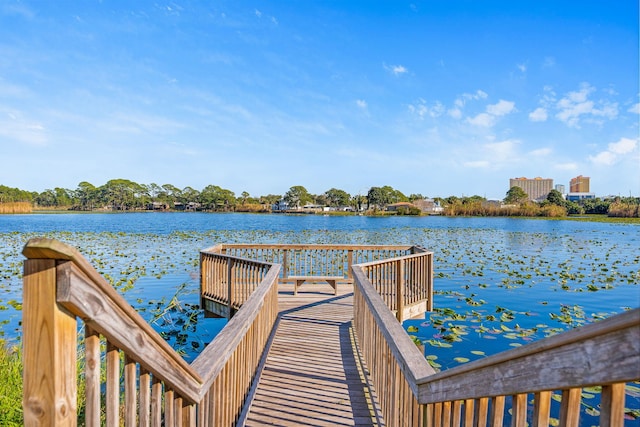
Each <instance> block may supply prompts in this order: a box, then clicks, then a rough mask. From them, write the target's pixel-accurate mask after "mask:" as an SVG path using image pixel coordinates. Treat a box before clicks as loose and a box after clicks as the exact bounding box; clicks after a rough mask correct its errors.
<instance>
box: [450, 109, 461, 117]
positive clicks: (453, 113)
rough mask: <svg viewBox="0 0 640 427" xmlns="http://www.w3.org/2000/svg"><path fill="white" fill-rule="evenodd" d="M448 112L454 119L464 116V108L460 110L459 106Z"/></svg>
mask: <svg viewBox="0 0 640 427" xmlns="http://www.w3.org/2000/svg"><path fill="white" fill-rule="evenodd" d="M447 114H448V115H450V116H451V117H453V118H454V119H459V118H461V117H462V110H460V109H459V108H451V109H450V110H449V111H447Z"/></svg>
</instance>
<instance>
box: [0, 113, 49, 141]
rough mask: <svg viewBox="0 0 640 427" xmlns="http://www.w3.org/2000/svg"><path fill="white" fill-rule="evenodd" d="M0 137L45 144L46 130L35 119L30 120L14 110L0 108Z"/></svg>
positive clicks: (46, 139)
mask: <svg viewBox="0 0 640 427" xmlns="http://www.w3.org/2000/svg"><path fill="white" fill-rule="evenodd" d="M0 137H2V139H6V140H8V141H13V142H17V143H23V144H27V145H34V146H43V145H46V144H47V141H48V138H47V130H46V128H45V126H44V125H43V124H42V123H40V122H38V121H37V120H32V119H29V118H27V117H25V115H24V114H23V113H22V112H20V111H16V110H9V109H0Z"/></svg>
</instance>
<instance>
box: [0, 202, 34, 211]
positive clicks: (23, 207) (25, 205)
mask: <svg viewBox="0 0 640 427" xmlns="http://www.w3.org/2000/svg"><path fill="white" fill-rule="evenodd" d="M32 211H33V206H32V205H31V203H29V202H11V203H0V214H20V213H31V212H32Z"/></svg>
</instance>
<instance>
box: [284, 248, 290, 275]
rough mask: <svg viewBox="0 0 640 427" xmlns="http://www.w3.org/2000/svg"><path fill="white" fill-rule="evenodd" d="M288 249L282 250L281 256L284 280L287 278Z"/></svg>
mask: <svg viewBox="0 0 640 427" xmlns="http://www.w3.org/2000/svg"><path fill="white" fill-rule="evenodd" d="M288 261H289V249H286V248H285V249H283V254H282V278H283V279H286V278H287V276H289V262H288Z"/></svg>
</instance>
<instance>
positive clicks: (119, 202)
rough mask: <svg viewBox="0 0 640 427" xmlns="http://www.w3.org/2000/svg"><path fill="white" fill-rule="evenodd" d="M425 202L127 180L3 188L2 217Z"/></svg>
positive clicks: (464, 211)
mask: <svg viewBox="0 0 640 427" xmlns="http://www.w3.org/2000/svg"><path fill="white" fill-rule="evenodd" d="M423 199H426V197H425V196H423V195H422V194H411V195H409V196H406V195H405V194H404V193H402V192H401V191H399V190H396V189H394V188H393V187H391V186H384V187H371V188H370V189H369V190H368V191H367V193H366V194H357V195H351V194H349V193H347V192H346V191H344V190H340V189H337V188H331V189H329V190H327V191H325V192H324V193H322V194H311V193H309V192H308V191H307V189H306V188H305V187H303V186H301V185H297V186H293V187H291V188H289V190H287V191H286V192H285V193H284V194H282V195H280V194H268V195H264V196H251V195H250V194H249V193H248V192H246V191H243V192H242V193H241V194H240V195H239V196H236V194H235V193H234V192H233V191H231V190H228V189H225V188H222V187H219V186H217V185H207V186H206V187H204V188H203V189H202V190H196V189H194V188H192V187H185V188H182V189H181V188H178V187H176V186H174V185H171V184H163V185H158V184H155V183H152V184H139V183H136V182H133V181H130V180H127V179H113V180H110V181H108V182H107V183H106V184H104V185H102V186H98V187H96V186H94V185H93V184H91V183H89V182H86V181H83V182H80V183H79V184H78V187H77V188H76V189H73V190H71V189H66V188H60V187H55V188H53V189H47V190H45V191H43V192H41V193H38V192H30V191H26V190H21V189H18V188H10V187H7V186H4V185H0V213H25V212H30V211H31V209H32V208H33V209H68V210H77V211H94V210H113V211H136V210H193V211H196V210H197V211H208V212H270V211H271V209H272V206H274V205H280V206H282V205H283V204H284V205H285V206H287V207H288V208H290V209H296V208H299V207H302V206H307V205H316V206H329V207H333V208H336V209H340V210H347V209H346V208H349V209H348V210H353V211H356V212H362V211H368V212H373V213H376V214H379V213H388V212H386V208H387V206H389V205H392V204H395V203H399V202H414V201H416V200H423ZM433 202H435V205H436V206H438V207H441V208H442V210H441V213H442V214H444V215H452V216H456V215H464V216H548V217H562V216H566V215H570V214H604V215H609V216H616V217H638V216H639V212H638V207H639V205H640V198H638V197H622V198H621V197H615V198H610V199H606V200H603V199H599V198H595V199H586V200H582V201H579V202H569V201H566V200H564V198H563V197H562V194H560V193H559V192H558V191H556V190H551V192H550V193H549V195H548V196H547V199H546V200H544V201H542V202H539V203H537V202H531V201H529V197H528V195H527V194H526V193H525V192H524V191H523V190H522V189H521V188H519V187H512V188H510V189H509V190H508V191H507V192H506V195H505V198H504V199H503V200H502V201H498V202H496V201H488V200H486V199H485V198H484V197H481V196H470V197H457V196H449V197H444V198H443V197H434V198H433ZM420 213H421V212H420V210H419V209H407V208H402V209H395V210H394V211H393V214H401V215H402V214H405V215H406V214H408V215H415V214H420Z"/></svg>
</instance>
